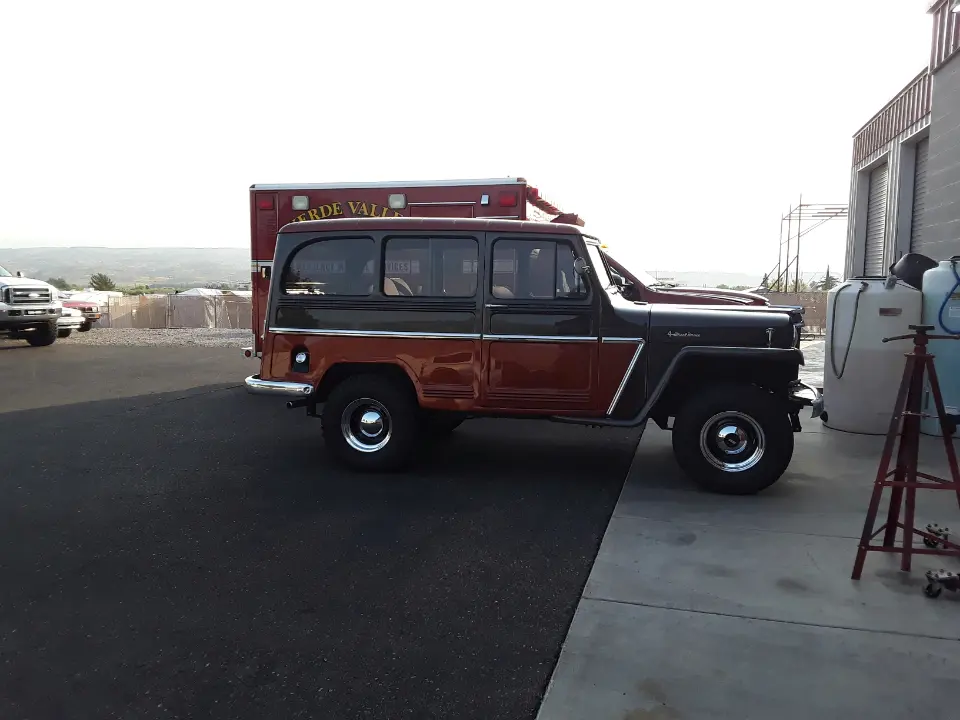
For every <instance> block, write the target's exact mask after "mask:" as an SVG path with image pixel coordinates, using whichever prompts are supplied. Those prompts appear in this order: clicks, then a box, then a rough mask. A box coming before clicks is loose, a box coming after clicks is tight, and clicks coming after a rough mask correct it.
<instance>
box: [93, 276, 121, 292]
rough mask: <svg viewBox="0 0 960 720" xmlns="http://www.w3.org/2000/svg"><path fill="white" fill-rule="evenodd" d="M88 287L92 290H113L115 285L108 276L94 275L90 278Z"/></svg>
mask: <svg viewBox="0 0 960 720" xmlns="http://www.w3.org/2000/svg"><path fill="white" fill-rule="evenodd" d="M90 287H92V288H93V289H94V290H115V289H116V288H117V284H116V283H115V282H114V281H113V279H112V278H111V277H110V276H109V275H105V274H104V273H94V274H93V275H91V276H90Z"/></svg>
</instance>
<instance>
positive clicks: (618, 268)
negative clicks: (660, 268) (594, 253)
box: [600, 249, 667, 287]
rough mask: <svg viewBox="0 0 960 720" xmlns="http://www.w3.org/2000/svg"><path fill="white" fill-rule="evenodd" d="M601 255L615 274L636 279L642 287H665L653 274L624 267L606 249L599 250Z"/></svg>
mask: <svg viewBox="0 0 960 720" xmlns="http://www.w3.org/2000/svg"><path fill="white" fill-rule="evenodd" d="M600 252H602V253H603V256H604V257H605V258H606V259H607V262H608V263H609V264H610V267H611V269H612V270H613V271H614V272H615V273H616V274H617V275H620V276H621V277H623V278H624V279H625V280H637V281H639V282H640V284H641V285H643V286H644V287H667V284H666V283H664V282H662V281H660V280H657V278H655V277H654V276H653V275H651V274H649V273H647V272H644V271H643V270H639V269H636V268H631V269H629V270H627V268H626V267H624V265H623V264H622V263H620V262H618V261H617V259H616V258H614V257H613V256H612V255H611V254H610V253H609V252H608V251H607V250H606V249H603V250H601V251H600Z"/></svg>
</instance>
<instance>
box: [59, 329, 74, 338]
mask: <svg viewBox="0 0 960 720" xmlns="http://www.w3.org/2000/svg"><path fill="white" fill-rule="evenodd" d="M70 332H71V331H70V330H69V329H68V330H57V337H58V338H68V337H70Z"/></svg>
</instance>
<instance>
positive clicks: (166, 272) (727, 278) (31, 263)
mask: <svg viewBox="0 0 960 720" xmlns="http://www.w3.org/2000/svg"><path fill="white" fill-rule="evenodd" d="M0 265H2V266H3V267H5V268H7V270H9V271H10V272H15V271H17V270H22V271H23V274H24V275H27V276H28V277H33V278H37V279H39V280H46V279H47V278H54V277H57V278H59V277H62V278H65V279H66V280H67V282H70V283H74V284H77V285H83V284H86V283H87V282H88V281H89V279H90V276H91V275H93V274H94V273H98V272H102V273H106V274H107V275H109V276H110V277H111V278H113V281H114V282H116V283H117V284H119V285H133V284H145V285H164V286H168V287H169V286H176V285H190V286H194V285H204V284H206V283H221V282H223V283H233V282H245V281H249V280H250V250H249V249H248V248H243V247H238V248H105V247H41V248H0ZM648 272H649V273H650V274H651V275H654V276H655V277H659V278H661V279H664V280H667V279H668V278H669V279H670V280H669V281H670V282H677V283H679V284H681V285H691V286H694V287H704V286H706V287H716V286H717V285H727V286H728V287H736V286H740V285H746V286H749V287H753V286H756V285H758V284H759V283H760V280H761V279H762V278H763V275H762V274H756V273H731V272H714V271H709V270H706V271H692V270H691V271H687V270H648ZM800 276H801V279H803V280H806V281H808V282H809V281H810V280H818V279H820V278H822V277H823V272H804V273H800Z"/></svg>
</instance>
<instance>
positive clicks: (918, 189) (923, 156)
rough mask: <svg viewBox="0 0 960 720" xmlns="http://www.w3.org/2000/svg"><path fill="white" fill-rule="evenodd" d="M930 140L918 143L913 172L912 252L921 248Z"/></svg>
mask: <svg viewBox="0 0 960 720" xmlns="http://www.w3.org/2000/svg"><path fill="white" fill-rule="evenodd" d="M929 149H930V140H928V139H924V140H921V141H920V142H918V143H917V164H916V166H915V168H914V171H913V217H912V218H911V221H910V252H916V250H917V248H918V247H919V246H920V228H922V227H923V209H924V207H925V206H926V201H927V155H928V152H929Z"/></svg>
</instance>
